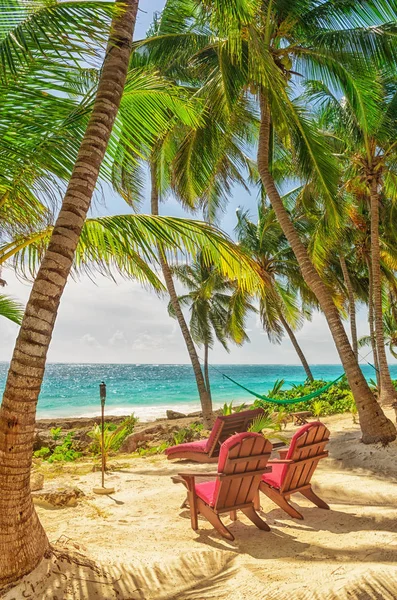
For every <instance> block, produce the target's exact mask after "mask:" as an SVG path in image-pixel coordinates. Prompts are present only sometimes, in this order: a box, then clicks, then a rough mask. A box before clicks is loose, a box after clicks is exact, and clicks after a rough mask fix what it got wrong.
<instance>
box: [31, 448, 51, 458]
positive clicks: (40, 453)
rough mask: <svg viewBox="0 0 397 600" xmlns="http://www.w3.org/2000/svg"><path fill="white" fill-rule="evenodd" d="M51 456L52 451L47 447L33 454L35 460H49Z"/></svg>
mask: <svg viewBox="0 0 397 600" xmlns="http://www.w3.org/2000/svg"><path fill="white" fill-rule="evenodd" d="M49 454H51V450H50V449H49V448H47V447H43V448H40V450H36V451H35V452H33V456H34V458H44V459H45V458H47V456H49Z"/></svg>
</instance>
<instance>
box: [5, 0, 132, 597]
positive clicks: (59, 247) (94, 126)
mask: <svg viewBox="0 0 397 600" xmlns="http://www.w3.org/2000/svg"><path fill="white" fill-rule="evenodd" d="M61 6H62V4H61ZM115 7H116V9H117V10H116V13H115V16H114V17H113V20H112V24H111V28H110V34H109V42H108V46H107V50H106V55H105V59H104V63H103V67H102V71H101V76H100V80H99V84H98V89H97V93H96V97H95V102H94V105H93V108H92V112H91V116H90V119H89V122H88V126H87V129H86V131H85V134H84V137H83V140H82V142H81V145H80V148H79V151H78V154H77V159H76V163H75V166H74V168H73V171H72V175H71V178H70V181H69V185H68V188H67V191H66V194H65V196H64V199H63V202H62V207H61V210H60V213H59V215H58V219H57V222H56V225H55V227H54V230H53V233H52V236H51V241H50V243H49V246H48V250H47V252H46V253H45V256H44V259H43V261H42V263H41V266H40V269H39V272H38V274H37V277H36V279H35V282H34V284H33V288H32V291H31V295H30V298H29V301H28V303H27V306H26V311H25V315H24V318H23V321H22V325H21V328H20V332H19V336H18V339H17V341H16V345H15V349H14V353H13V356H12V360H11V364H10V369H9V373H8V377H7V381H6V386H5V390H4V395H3V401H2V404H1V408H0V585H1V586H4V585H6V584H8V583H10V582H14V581H16V580H17V579H18V578H19V577H21V576H22V575H24V574H25V573H28V572H30V571H31V570H32V569H34V568H35V567H36V566H37V565H38V563H39V562H40V561H41V559H42V558H43V556H44V553H45V552H46V550H47V549H48V545H49V543H48V539H47V536H46V534H45V531H44V529H43V527H42V526H41V524H40V521H39V519H38V517H37V514H36V512H35V510H34V507H33V502H32V499H31V496H30V488H29V476H30V468H31V462H32V445H33V437H34V422H35V414H36V404H37V400H38V395H39V391H40V387H41V383H42V379H43V375H44V368H45V363H46V355H47V351H48V347H49V345H50V341H51V336H52V331H53V328H54V324H55V320H56V316H57V311H58V307H59V303H60V299H61V296H62V294H63V290H64V288H65V285H66V282H67V278H68V275H69V273H70V270H71V268H72V264H73V259H74V253H75V250H76V247H77V245H78V241H79V237H80V233H81V230H82V228H83V225H84V221H85V218H86V215H87V211H88V209H89V206H90V202H91V198H92V195H93V192H94V189H95V185H96V182H97V179H98V176H99V171H100V167H101V164H102V161H103V158H104V155H105V152H106V148H107V145H108V141H109V138H110V134H111V131H112V127H113V123H114V121H115V118H116V115H117V111H118V107H119V104H120V100H121V96H122V93H123V89H124V84H125V80H126V76H127V70H128V63H129V59H130V54H131V43H132V34H133V30H134V25H135V19H136V13H137V9H138V0H127V1H126V2H118V1H116V3H115ZM51 23H52V20H51ZM32 37H33V36H32ZM47 39H48V36H47ZM25 41H26V40H25ZM60 41H62V43H64V36H62V38H61V40H60ZM81 41H82V38H80V39H79V43H80V44H81ZM32 43H35V44H37V39H34V40H33V42H32ZM46 45H48V44H46ZM37 46H39V45H38V44H37ZM37 46H36V47H37ZM21 47H22V48H26V45H25V44H24V45H22V46H17V45H15V44H14V52H18V51H20V48H21ZM16 466H17V467H18V468H17V469H16V468H15V467H16Z"/></svg>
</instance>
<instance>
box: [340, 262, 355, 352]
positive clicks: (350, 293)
mask: <svg viewBox="0 0 397 600" xmlns="http://www.w3.org/2000/svg"><path fill="white" fill-rule="evenodd" d="M339 262H340V266H341V268H342V273H343V280H344V282H345V286H346V291H347V297H348V301H349V318H350V335H351V338H352V346H353V352H354V356H355V357H356V358H357V359H358V340H357V323H356V299H355V297H354V290H353V286H352V281H351V279H350V275H349V271H348V268H347V264H346V261H345V257H344V256H343V254H340V255H339Z"/></svg>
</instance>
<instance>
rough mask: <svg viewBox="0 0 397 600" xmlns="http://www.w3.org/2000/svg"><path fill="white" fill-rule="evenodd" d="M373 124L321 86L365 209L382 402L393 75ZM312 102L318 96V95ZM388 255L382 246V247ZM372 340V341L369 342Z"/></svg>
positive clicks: (386, 389) (389, 399)
mask: <svg viewBox="0 0 397 600" xmlns="http://www.w3.org/2000/svg"><path fill="white" fill-rule="evenodd" d="M380 83H381V84H382V87H381V88H380V90H379V92H378V94H379V97H378V107H377V108H378V113H377V117H378V118H377V120H376V122H371V123H369V124H368V123H366V122H362V121H360V120H357V118H356V115H355V114H354V112H353V110H352V107H351V106H349V105H348V104H345V103H343V102H342V103H341V102H339V101H338V100H337V99H336V98H335V96H334V95H333V94H332V93H331V92H330V91H329V90H325V88H324V89H323V90H322V96H323V97H322V98H321V100H322V101H323V102H325V103H326V113H328V118H330V117H331V115H332V118H331V121H330V125H331V127H332V128H333V130H334V132H335V133H336V135H337V136H338V138H339V139H340V138H342V139H343V141H344V144H343V147H342V151H343V156H344V158H345V161H346V165H347V169H345V171H344V186H345V187H346V188H348V189H349V190H351V191H353V192H354V193H355V196H356V198H357V201H358V202H361V203H362V204H363V205H364V207H365V209H366V210H367V213H368V217H369V224H370V231H369V234H370V235H369V240H370V244H369V253H368V254H367V257H366V258H367V267H368V277H369V285H370V295H369V309H370V319H369V320H370V329H371V338H372V340H373V351H374V360H375V364H376V365H377V366H378V367H379V384H380V400H381V402H382V404H385V405H389V406H390V405H393V404H394V403H395V402H397V392H396V390H395V388H394V386H393V383H392V380H391V376H390V370H389V367H388V364H387V357H386V352H385V340H384V331H383V323H384V320H383V317H382V288H383V280H384V275H383V274H382V270H384V267H383V265H384V262H385V243H384V240H382V239H381V234H382V233H383V229H384V227H383V228H382V225H383V223H382V221H383V222H385V220H386V219H383V220H381V218H380V216H381V211H383V212H384V213H385V211H387V202H388V201H389V202H390V201H391V202H394V201H395V199H396V188H395V178H396V174H397V172H396V168H395V164H396V152H395V135H396V129H395V122H396V109H395V104H396V98H397V87H396V82H395V80H394V79H392V80H390V79H389V78H383V79H381V80H380ZM317 100H320V94H319V93H317ZM386 253H387V249H386ZM374 342H375V343H374Z"/></svg>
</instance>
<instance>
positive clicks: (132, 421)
mask: <svg viewBox="0 0 397 600" xmlns="http://www.w3.org/2000/svg"><path fill="white" fill-rule="evenodd" d="M138 422H139V417H136V416H135V415H134V413H132V414H131V415H130V416H129V417H126V418H125V419H124V421H123V422H122V423H121V427H124V429H125V430H126V437H127V435H130V433H132V432H133V431H134V429H135V425H136V424H137V423H138Z"/></svg>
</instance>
